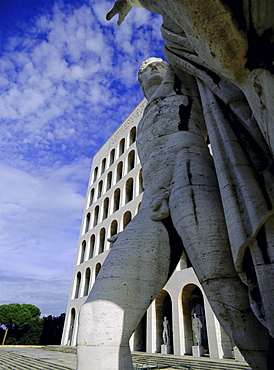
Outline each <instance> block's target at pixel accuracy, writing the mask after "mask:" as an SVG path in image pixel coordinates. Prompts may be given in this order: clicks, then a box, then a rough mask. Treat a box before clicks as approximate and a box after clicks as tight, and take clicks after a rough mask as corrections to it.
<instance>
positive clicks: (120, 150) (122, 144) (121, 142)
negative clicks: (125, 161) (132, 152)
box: [119, 139, 125, 156]
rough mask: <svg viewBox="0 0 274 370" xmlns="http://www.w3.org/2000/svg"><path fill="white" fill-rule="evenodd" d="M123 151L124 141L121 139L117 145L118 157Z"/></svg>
mask: <svg viewBox="0 0 274 370" xmlns="http://www.w3.org/2000/svg"><path fill="white" fill-rule="evenodd" d="M124 151H125V139H122V140H121V141H120V144H119V156H120V155H122V154H123V153H124Z"/></svg>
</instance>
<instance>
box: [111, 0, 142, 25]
mask: <svg viewBox="0 0 274 370" xmlns="http://www.w3.org/2000/svg"><path fill="white" fill-rule="evenodd" d="M133 6H139V7H142V5H141V4H140V3H139V0H116V1H115V4H114V5H113V7H112V8H111V9H110V11H109V12H108V13H107V15H106V18H107V20H108V21H109V20H110V19H112V18H113V17H114V16H115V15H116V14H119V18H118V22H117V24H118V26H120V25H121V24H122V23H123V21H124V19H125V18H126V16H127V15H128V13H129V12H130V9H131V8H132V7H133Z"/></svg>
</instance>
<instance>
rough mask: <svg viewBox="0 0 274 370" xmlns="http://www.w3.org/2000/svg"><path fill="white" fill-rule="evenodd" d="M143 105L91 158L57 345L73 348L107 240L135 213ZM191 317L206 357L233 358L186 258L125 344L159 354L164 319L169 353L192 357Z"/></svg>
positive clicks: (108, 245) (138, 200) (138, 199)
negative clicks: (137, 139)
mask: <svg viewBox="0 0 274 370" xmlns="http://www.w3.org/2000/svg"><path fill="white" fill-rule="evenodd" d="M145 104H146V102H145V99H144V100H142V101H141V103H140V104H139V105H138V106H137V107H136V108H135V109H134V111H133V112H132V113H131V114H130V115H129V117H128V118H127V119H126V120H125V121H124V122H123V123H122V124H121V126H120V127H119V128H118V129H117V130H116V131H115V133H114V134H113V135H112V136H111V138H110V139H109V140H108V141H107V142H106V143H105V144H104V145H103V147H102V148H101V149H100V150H99V151H98V152H97V154H96V155H95V156H94V158H93V163H92V169H91V174H90V180H89V185H88V191H87V197H86V205H85V210H84V215H83V220H82V225H81V232H80V237H79V243H78V250H77V256H76V262H75V267H74V272H73V279H72V284H71V289H70V294H69V300H68V306H67V312H66V320H65V325H64V331H63V337H62V343H61V344H62V345H72V346H74V345H76V334H77V328H78V314H79V310H80V307H81V305H82V304H83V303H84V302H85V300H86V298H87V296H88V293H89V291H90V289H91V288H92V285H93V284H94V281H95V279H96V276H97V274H98V272H99V270H100V268H101V265H102V263H103V262H104V260H105V258H106V256H107V254H108V251H109V249H110V248H111V243H109V242H108V241H107V238H109V237H110V236H112V235H114V234H117V233H118V232H120V231H122V230H123V229H124V228H125V227H126V225H127V224H128V223H129V222H130V220H131V219H132V218H133V217H134V216H135V215H136V213H137V212H138V209H139V207H140V204H141V201H142V192H143V188H142V169H141V166H140V162H139V158H138V155H137V151H136V142H135V137H136V127H137V125H138V122H139V120H140V119H141V116H142V113H143V110H144V107H145ZM194 312H195V313H196V314H197V316H198V317H199V319H200V320H201V322H202V324H203V328H202V346H203V347H204V350H205V355H209V356H210V357H211V358H232V355H233V352H232V346H233V344H232V343H231V341H230V339H229V337H228V336H227V335H226V333H225V332H224V330H223V329H222V327H221V326H220V324H219V322H218V320H217V319H216V317H215V315H214V314H213V311H212V309H211V307H210V305H209V303H208V301H207V299H206V297H205V295H204V293H203V290H202V288H201V285H200V284H199V282H198V280H197V277H196V275H195V273H194V271H193V269H192V267H191V264H190V262H189V261H188V259H187V257H186V255H185V254H183V256H182V258H181V260H180V262H179V264H178V266H177V268H176V271H175V272H174V273H173V275H172V277H171V278H170V280H169V281H168V283H167V284H166V286H165V287H164V289H163V290H162V291H161V292H160V294H159V295H158V297H157V298H156V300H155V301H154V302H153V303H152V304H151V306H150V307H149V309H148V310H147V312H146V314H145V315H144V317H143V319H142V321H141V322H140V324H139V326H138V327H137V328H136V331H135V333H134V335H133V336H132V338H131V341H130V342H131V343H130V344H131V349H132V350H134V351H143V352H148V353H156V352H160V351H161V344H162V343H163V338H162V331H163V319H164V317H165V316H166V317H167V319H168V321H169V326H170V338H171V352H172V353H173V354H175V355H182V356H183V355H185V354H187V355H191V354H192V346H193V345H194V338H193V333H192V325H191V323H192V318H193V314H194Z"/></svg>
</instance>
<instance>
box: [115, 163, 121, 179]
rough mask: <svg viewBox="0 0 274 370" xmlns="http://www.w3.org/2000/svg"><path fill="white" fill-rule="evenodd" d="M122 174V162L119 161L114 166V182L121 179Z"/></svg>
mask: <svg viewBox="0 0 274 370" xmlns="http://www.w3.org/2000/svg"><path fill="white" fill-rule="evenodd" d="M122 175H123V162H119V163H118V164H117V168H116V182H118V181H119V180H121V178H122Z"/></svg>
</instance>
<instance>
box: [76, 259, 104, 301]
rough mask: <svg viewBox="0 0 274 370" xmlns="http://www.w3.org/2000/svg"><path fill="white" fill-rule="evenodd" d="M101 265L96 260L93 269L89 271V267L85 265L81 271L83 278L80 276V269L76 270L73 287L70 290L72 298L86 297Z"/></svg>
mask: <svg viewBox="0 0 274 370" xmlns="http://www.w3.org/2000/svg"><path fill="white" fill-rule="evenodd" d="M101 266H102V265H101V263H100V262H98V263H97V264H96V265H95V267H94V269H93V271H91V268H90V267H87V268H86V270H85V272H84V273H83V276H84V278H82V273H81V271H78V272H77V275H76V280H75V284H74V289H73V292H72V299H77V298H80V297H86V296H87V295H88V294H89V292H90V290H91V287H92V285H93V284H94V281H95V279H96V277H97V275H98V274H99V271H100V269H101Z"/></svg>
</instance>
